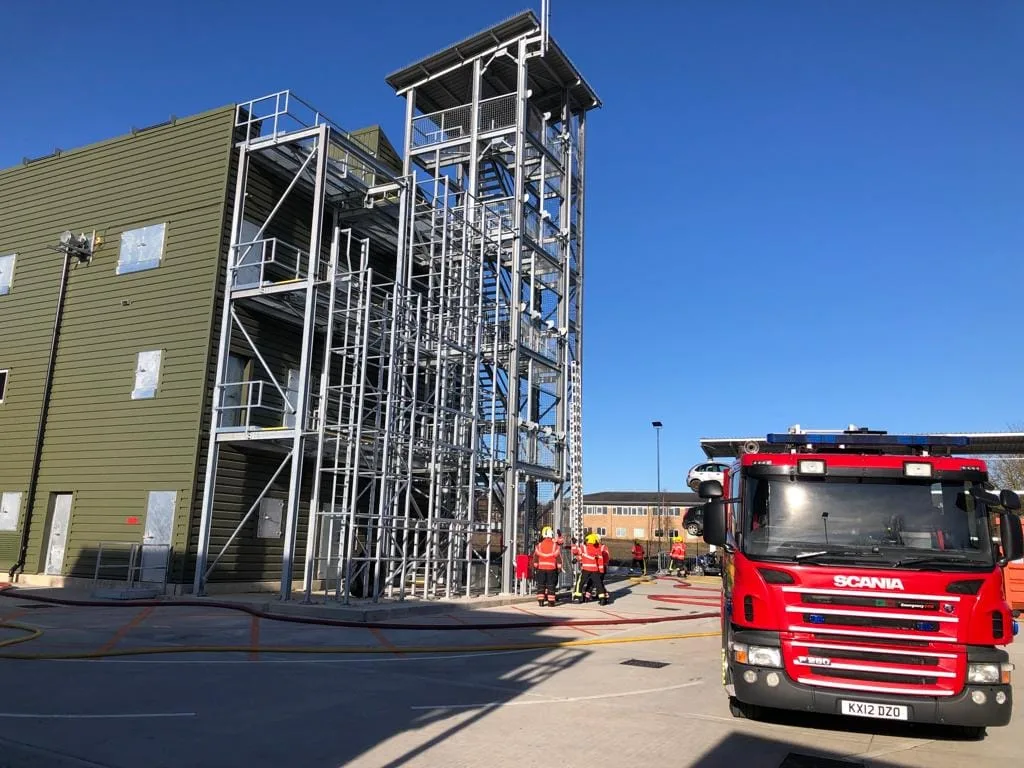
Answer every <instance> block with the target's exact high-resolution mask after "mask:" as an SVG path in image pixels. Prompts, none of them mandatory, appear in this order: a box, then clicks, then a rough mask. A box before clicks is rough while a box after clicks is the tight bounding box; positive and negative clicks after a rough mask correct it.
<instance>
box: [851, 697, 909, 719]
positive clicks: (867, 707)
mask: <svg viewBox="0 0 1024 768" xmlns="http://www.w3.org/2000/svg"><path fill="white" fill-rule="evenodd" d="M839 706H840V709H839V711H840V712H842V713H843V714H844V715H853V716H854V717H874V718H876V719H879V720H906V719H907V708H906V707H904V706H901V705H895V704H870V703H868V702H866V701H840V702H839Z"/></svg>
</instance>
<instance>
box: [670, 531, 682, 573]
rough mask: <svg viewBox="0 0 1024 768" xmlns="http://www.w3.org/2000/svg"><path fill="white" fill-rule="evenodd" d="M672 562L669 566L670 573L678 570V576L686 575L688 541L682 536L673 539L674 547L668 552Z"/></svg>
mask: <svg viewBox="0 0 1024 768" xmlns="http://www.w3.org/2000/svg"><path fill="white" fill-rule="evenodd" d="M668 556H669V559H670V560H671V561H672V564H671V565H670V566H669V569H668V572H669V574H671V573H672V571H675V572H676V576H686V542H685V541H683V537H682V536H676V537H675V538H674V539H672V549H670V550H669V553H668Z"/></svg>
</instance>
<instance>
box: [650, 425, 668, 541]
mask: <svg viewBox="0 0 1024 768" xmlns="http://www.w3.org/2000/svg"><path fill="white" fill-rule="evenodd" d="M651 426H652V427H654V439H655V444H656V446H657V451H658V452H657V464H656V466H657V482H658V525H661V518H662V505H663V501H664V496H663V495H662V492H661V427H662V426H663V425H662V423H661V422H660V421H652V422H651ZM647 530H648V538H647V549H648V554H650V548H651V540H650V531H651V530H652V529H651V528H648V529H647ZM662 536H664V531H663V532H662ZM661 538H662V537H659V541H658V554H659V555H660V554H661Z"/></svg>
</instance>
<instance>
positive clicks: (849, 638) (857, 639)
mask: <svg viewBox="0 0 1024 768" xmlns="http://www.w3.org/2000/svg"><path fill="white" fill-rule="evenodd" d="M811 632H812V635H811V636H812V637H813V638H814V639H815V640H818V641H820V642H843V643H863V642H864V637H863V636H861V635H839V634H836V635H833V634H827V635H823V634H818V633H814V631H813V630H811ZM885 644H886V645H893V646H899V647H902V648H927V647H928V641H927V640H912V639H909V638H908V639H903V638H895V637H887V638H886V639H885Z"/></svg>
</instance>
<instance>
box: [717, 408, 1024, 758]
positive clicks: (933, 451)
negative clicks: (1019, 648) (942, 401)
mask: <svg viewBox="0 0 1024 768" xmlns="http://www.w3.org/2000/svg"><path fill="white" fill-rule="evenodd" d="M701 447H702V448H703V449H704V452H705V454H707V457H708V460H709V461H714V460H721V459H725V458H729V457H733V458H734V460H733V462H732V464H731V465H730V466H729V469H728V470H727V471H726V472H725V473H724V475H723V482H719V481H717V480H706V481H704V482H701V483H700V487H699V489H698V493H699V494H700V496H701V497H702V498H703V499H705V504H704V540H705V541H706V542H707V543H709V544H714V545H716V546H718V547H719V548H720V549H721V550H722V551H723V553H724V568H723V574H722V581H723V589H722V682H723V684H724V686H725V688H726V691H727V693H728V695H729V697H730V698H729V703H730V709H731V711H732V713H733V715H734V716H736V717H757V716H758V715H759V713H760V712H761V711H762V710H763V709H765V708H778V709H791V710H800V711H809V712H822V713H827V714H834V715H840V716H847V717H857V718H875V719H880V720H905V721H908V722H924V723H941V724H945V725H951V726H958V727H960V728H962V729H964V730H965V731H966V732H968V733H970V734H971V735H973V736H975V737H979V738H980V737H981V736H982V735H983V734H984V731H985V728H987V727H990V726H1003V725H1006V724H1008V723H1009V722H1010V715H1011V711H1012V707H1013V693H1012V687H1011V674H1012V672H1013V665H1012V664H1011V663H1010V661H1009V656H1008V654H1007V652H1006V650H1005V649H1004V646H1006V645H1008V644H1009V643H1011V642H1012V641H1013V636H1014V635H1015V634H1016V632H1017V624H1016V622H1015V621H1014V619H1013V616H1012V614H1011V611H1010V606H1009V605H1008V603H1007V601H1006V594H1005V590H1004V586H1003V574H1002V570H1001V569H1002V568H1003V567H1004V566H1005V565H1006V564H1007V563H1008V562H1010V561H1012V560H1016V559H1018V558H1020V557H1021V556H1022V555H1024V533H1022V529H1021V525H1019V524H1017V519H1016V517H1015V513H1016V512H1017V511H1019V510H1020V506H1021V505H1020V499H1019V498H1018V496H1017V494H1016V493H1014V492H1013V491H1009V490H1004V491H1000V492H996V491H995V490H994V489H993V487H992V485H991V484H990V483H989V479H988V470H987V467H986V465H985V462H984V461H983V460H982V459H981V458H978V457H981V456H994V455H1018V454H1020V453H1024V434H1009V433H998V434H987V433H980V434H975V435H966V434H946V435H890V434H888V433H886V432H884V431H873V430H867V429H861V428H856V427H850V428H849V429H846V430H837V431H829V432H825V431H821V432H811V431H806V430H802V429H800V428H799V426H797V427H791V428H790V430H789V431H788V432H786V433H780V434H770V435H767V437H765V438H723V439H704V440H701ZM1011 523H1013V524H1011Z"/></svg>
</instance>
